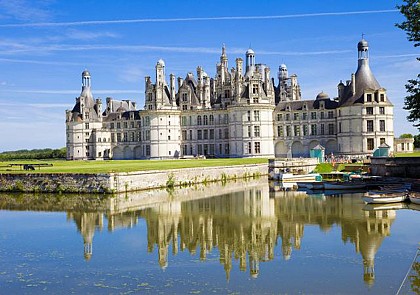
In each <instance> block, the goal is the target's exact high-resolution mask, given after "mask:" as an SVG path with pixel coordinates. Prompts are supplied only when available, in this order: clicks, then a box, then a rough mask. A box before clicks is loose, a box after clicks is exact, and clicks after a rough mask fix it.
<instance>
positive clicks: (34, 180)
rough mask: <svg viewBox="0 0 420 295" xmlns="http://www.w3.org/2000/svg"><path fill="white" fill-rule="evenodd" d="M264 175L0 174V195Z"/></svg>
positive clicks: (199, 171) (213, 170) (245, 171)
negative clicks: (13, 192) (2, 193)
mask: <svg viewBox="0 0 420 295" xmlns="http://www.w3.org/2000/svg"><path fill="white" fill-rule="evenodd" d="M266 174H267V165H266V164H254V165H238V166H223V167H205V168H190V169H171V170H165V171H140V172H128V173H110V174H71V173H62V174H58V173H55V174H51V173H45V174H44V173H26V174H11V173H9V174H7V173H5V174H0V191H16V192H63V193H113V192H115V193H116V192H128V191H139V190H145V189H153V188H160V187H175V186H188V185H192V184H196V183H207V182H212V181H222V182H223V181H227V180H229V179H239V178H246V177H252V176H261V175H266Z"/></svg>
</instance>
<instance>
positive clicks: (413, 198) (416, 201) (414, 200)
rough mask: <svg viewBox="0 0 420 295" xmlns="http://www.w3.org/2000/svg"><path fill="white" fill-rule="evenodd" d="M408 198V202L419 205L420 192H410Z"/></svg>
mask: <svg viewBox="0 0 420 295" xmlns="http://www.w3.org/2000/svg"><path fill="white" fill-rule="evenodd" d="M408 198H409V199H410V202H411V203H413V204H417V205H420V194H416V193H411V194H410V195H409V196H408Z"/></svg>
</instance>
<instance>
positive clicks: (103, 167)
mask: <svg viewBox="0 0 420 295" xmlns="http://www.w3.org/2000/svg"><path fill="white" fill-rule="evenodd" d="M37 163H38V164H39V163H49V164H53V166H52V167H41V169H38V168H36V169H35V170H34V171H25V170H23V169H21V168H20V167H19V166H13V167H9V166H8V165H9V164H37ZM265 163H268V159H265V158H244V159H242V158H238V159H205V160H203V159H200V160H198V159H191V160H121V161H119V160H113V161H64V160H56V161H53V160H52V161H38V160H16V161H4V162H2V161H0V173H108V172H133V171H146V170H167V169H178V168H196V167H203V168H205V167H214V166H232V165H245V164H265Z"/></svg>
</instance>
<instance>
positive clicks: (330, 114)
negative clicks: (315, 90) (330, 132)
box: [328, 111, 334, 119]
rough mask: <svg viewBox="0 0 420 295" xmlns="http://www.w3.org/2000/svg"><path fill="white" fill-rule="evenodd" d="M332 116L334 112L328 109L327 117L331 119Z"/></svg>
mask: <svg viewBox="0 0 420 295" xmlns="http://www.w3.org/2000/svg"><path fill="white" fill-rule="evenodd" d="M332 118H334V112H333V111H328V119H332Z"/></svg>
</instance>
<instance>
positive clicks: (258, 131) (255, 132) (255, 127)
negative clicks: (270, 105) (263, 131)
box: [254, 126, 260, 137]
mask: <svg viewBox="0 0 420 295" xmlns="http://www.w3.org/2000/svg"><path fill="white" fill-rule="evenodd" d="M254 136H255V137H260V126H254Z"/></svg>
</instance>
